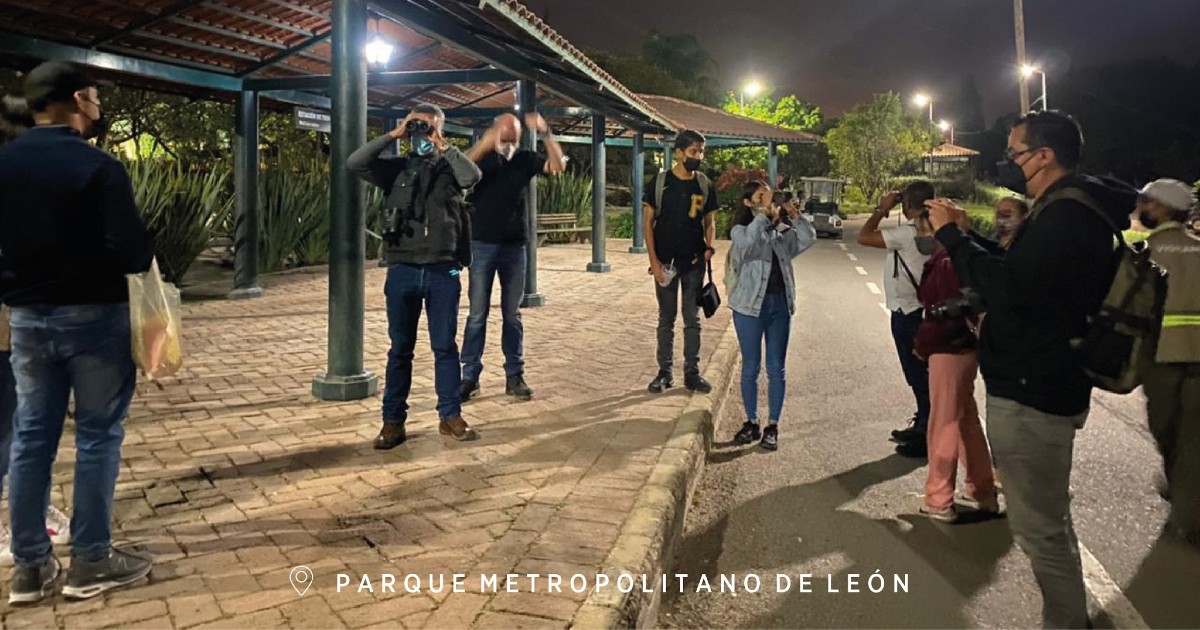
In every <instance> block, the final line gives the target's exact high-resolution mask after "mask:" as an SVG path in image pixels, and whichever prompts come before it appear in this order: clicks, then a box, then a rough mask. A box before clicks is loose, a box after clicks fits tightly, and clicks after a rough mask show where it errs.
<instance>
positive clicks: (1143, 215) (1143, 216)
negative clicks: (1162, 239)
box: [1138, 212, 1158, 230]
mask: <svg viewBox="0 0 1200 630" xmlns="http://www.w3.org/2000/svg"><path fill="white" fill-rule="evenodd" d="M1138 221H1141V223H1142V225H1144V226H1145V227H1146V229H1150V230H1153V229H1154V228H1156V227H1158V221H1155V220H1154V218H1153V217H1151V216H1150V213H1148V212H1139V213H1138Z"/></svg>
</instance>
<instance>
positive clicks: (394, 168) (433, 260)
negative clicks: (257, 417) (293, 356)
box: [346, 105, 480, 450]
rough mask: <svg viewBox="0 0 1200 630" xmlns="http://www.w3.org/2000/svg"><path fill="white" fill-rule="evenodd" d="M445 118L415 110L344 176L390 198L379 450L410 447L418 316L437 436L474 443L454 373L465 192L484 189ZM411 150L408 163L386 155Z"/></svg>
mask: <svg viewBox="0 0 1200 630" xmlns="http://www.w3.org/2000/svg"><path fill="white" fill-rule="evenodd" d="M444 122H445V116H444V115H443V113H442V110H441V109H440V108H438V107H436V106H434V105H418V106H416V107H414V108H413V110H412V113H410V114H409V115H408V117H406V118H405V119H404V120H403V121H402V122H401V123H400V124H399V125H397V126H396V128H395V129H393V130H392V131H390V132H388V133H387V134H384V135H382V136H380V137H378V138H376V139H375V140H372V141H371V142H369V143H367V144H366V145H364V146H362V147H361V148H359V149H358V150H357V151H355V152H354V153H352V154H351V155H350V157H349V159H348V160H347V162H346V163H347V166H348V167H349V168H350V169H351V170H353V171H355V172H356V173H358V174H359V176H360V177H362V178H363V179H364V180H366V181H367V182H369V183H371V184H374V185H376V186H379V187H380V188H382V189H383V190H384V191H386V192H387V201H386V204H385V207H386V210H385V212H384V218H383V226H382V232H383V236H384V257H385V259H386V260H387V263H388V274H387V281H386V283H385V285H384V295H385V296H386V297H387V316H388V336H389V337H390V338H391V342H392V347H391V349H390V350H388V362H387V373H386V377H385V378H386V383H385V386H384V390H383V427H382V429H381V430H380V431H379V436H378V437H376V438H375V448H377V449H383V450H386V449H392V448H395V447H397V446H399V445H400V444H402V443H403V442H404V440H405V432H404V423H405V421H407V419H408V393H409V390H410V389H411V387H412V364H413V351H414V350H415V349H416V345H417V324H418V322H419V321H420V318H421V309H422V307H424V308H425V310H426V314H427V317H428V320H429V321H428V326H429V342H430V345H431V346H432V347H433V355H434V387H435V389H436V390H437V400H438V402H437V411H438V418H439V420H440V422H439V425H438V432H439V433H441V434H442V435H447V436H450V437H452V438H454V439H455V440H460V441H463V440H473V439H476V437H477V435H476V433H475V431H474V429H472V428H471V427H470V426H468V425H467V423H466V422H465V421H464V420H463V418H462V409H461V398H460V388H461V381H460V377H461V374H460V372H459V365H458V360H459V356H458V342H457V334H458V303H459V297H460V295H461V293H462V283H461V281H460V279H459V274H460V273H461V271H462V269H463V267H466V266H468V265H470V262H471V245H470V240H471V223H470V217H469V216H468V214H467V203H466V199H465V193H464V191H465V190H466V189H468V188H470V187H471V186H474V185H475V183H476V182H478V181H479V177H480V171H479V167H478V166H476V165H475V163H474V162H472V161H471V160H470V159H469V158H467V156H466V155H464V154H463V153H462V152H461V151H459V150H458V149H456V148H455V147H454V146H452V145H451V144H450V143H449V142H447V141H446V138H445V137H444V135H443V133H442V125H443V123H444ZM397 140H405V141H406V142H407V144H408V146H409V148H410V151H409V153H408V155H406V156H403V157H393V156H383V155H381V154H382V153H383V152H384V151H385V150H386V149H387V148H388V147H389V146H390V145H391V144H392V143H393V142H395V141H397Z"/></svg>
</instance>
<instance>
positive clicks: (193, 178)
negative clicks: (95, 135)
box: [128, 160, 234, 284]
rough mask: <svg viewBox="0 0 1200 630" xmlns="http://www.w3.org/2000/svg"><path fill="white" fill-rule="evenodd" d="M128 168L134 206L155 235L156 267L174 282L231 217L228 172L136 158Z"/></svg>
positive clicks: (231, 201) (177, 280) (232, 201)
mask: <svg viewBox="0 0 1200 630" xmlns="http://www.w3.org/2000/svg"><path fill="white" fill-rule="evenodd" d="M128 168H129V175H130V178H131V179H132V180H133V195H134V202H135V203H137V206H138V208H141V211H142V218H143V220H144V221H145V222H146V228H147V229H148V230H149V231H150V233H151V234H153V235H154V239H155V255H156V256H157V257H158V266H159V268H160V269H161V270H162V272H163V274H164V275H165V276H166V277H167V280H168V281H170V282H174V283H177V284H178V283H179V282H180V281H181V280H182V279H183V276H184V275H185V274H186V273H187V270H188V268H190V267H191V266H192V263H194V262H196V259H197V258H199V257H200V254H202V253H203V252H204V250H205V249H207V248H208V247H209V245H210V244H211V243H212V240H213V238H215V237H216V235H217V233H218V230H219V227H220V226H221V225H222V224H224V223H225V222H226V220H227V219H228V217H229V216H230V215H231V214H232V212H231V211H232V209H233V204H234V198H233V196H232V195H230V194H229V187H228V185H227V181H228V179H229V173H228V172H227V171H224V170H216V169H210V170H207V171H200V170H193V169H189V168H187V167H185V166H184V165H182V164H180V163H179V162H171V161H160V160H138V161H134V162H131V163H129V164H128Z"/></svg>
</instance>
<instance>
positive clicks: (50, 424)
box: [0, 62, 154, 604]
mask: <svg viewBox="0 0 1200 630" xmlns="http://www.w3.org/2000/svg"><path fill="white" fill-rule="evenodd" d="M25 97H26V100H27V101H28V103H29V108H30V110H31V111H32V112H33V116H34V120H35V122H36V123H37V126H36V127H35V128H33V129H31V130H29V131H28V132H26V133H25V134H24V135H22V136H21V137H19V138H17V139H16V140H14V141H13V142H11V143H9V144H7V145H5V146H4V147H2V148H0V287H2V289H3V302H4V303H5V304H7V305H9V306H10V307H12V365H13V372H14V376H15V378H16V382H17V392H18V393H17V399H18V405H17V413H16V419H15V427H14V432H13V446H12V461H11V470H10V474H11V477H10V481H9V484H10V487H11V495H10V512H11V515H12V550H13V556H14V559H15V562H16V565H17V566H16V569H14V571H13V578H12V589H11V591H10V593H9V602H10V603H13V604H30V603H35V602H38V601H40V600H41V599H42V597H43V596H44V595H45V594H46V592H47V591H48V590H50V589H51V588H52V587H53V585H54V583H55V579H56V578H57V577H58V573H59V565H58V561H57V560H56V559H55V557H54V553H53V549H52V548H51V543H50V538H49V536H48V535H47V532H46V521H45V514H46V504H47V500H48V499H49V496H50V471H51V468H52V465H53V463H54V458H55V455H56V451H57V448H58V442H59V439H60V438H61V437H62V431H63V422H64V419H65V417H66V413H67V404H68V400H69V399H70V397H71V395H72V393H73V394H74V397H75V425H76V439H75V444H76V448H77V450H78V455H77V457H76V463H75V499H74V501H73V502H72V503H73V507H74V515H73V522H72V523H71V531H72V537H71V568H70V572H69V573H68V575H67V582H66V585H65V586H64V587H63V594H64V595H66V596H67V597H68V598H73V599H84V598H89V597H95V596H96V595H99V594H101V593H103V592H105V591H107V590H109V589H112V588H116V587H119V586H124V585H126V584H129V583H132V582H134V581H137V580H139V579H141V578H143V577H145V576H146V575H147V574H148V573H149V572H150V566H151V562H150V559H149V558H148V557H146V556H144V555H142V554H138V553H134V552H131V551H126V550H120V549H113V548H112V530H111V518H112V502H113V492H114V490H115V488H116V481H117V471H118V470H119V469H120V464H121V443H122V441H123V440H124V437H125V432H124V429H123V428H122V426H121V423H122V421H123V420H124V418H125V415H126V413H127V412H128V410H129V403H130V401H131V400H132V398H133V392H134V386H135V385H136V382H137V374H136V368H135V366H134V362H133V356H132V352H131V351H130V328H129V292H128V289H127V284H126V280H125V276H126V274H132V273H140V272H144V271H146V270H148V269H149V268H150V262H151V260H152V259H153V258H154V246H153V239H152V238H151V237H150V235H149V233H148V232H147V231H146V227H145V225H144V224H143V223H142V219H141V214H140V213H139V212H138V209H137V206H136V205H135V204H134V200H133V186H132V184H131V183H130V180H129V176H128V174H126V172H125V169H124V167H122V166H121V163H120V162H118V161H117V160H116V159H114V158H113V157H112V156H111V155H109V154H108V153H106V152H104V151H101V150H100V149H97V148H96V147H94V146H92V145H91V144H89V143H88V142H87V140H88V139H90V138H94V137H96V136H97V135H99V134H100V133H102V132H103V130H104V126H105V122H104V115H103V111H102V109H101V103H100V94H99V93H98V92H97V90H96V82H95V81H93V80H91V79H89V77H87V76H86V75H85V74H84V73H82V72H81V71H80V70H78V69H77V68H75V67H73V66H71V65H69V64H65V63H58V62H51V63H45V64H42V65H40V66H38V67H37V68H35V69H34V70H33V71H31V72H30V73H29V75H28V76H27V77H26V81H25Z"/></svg>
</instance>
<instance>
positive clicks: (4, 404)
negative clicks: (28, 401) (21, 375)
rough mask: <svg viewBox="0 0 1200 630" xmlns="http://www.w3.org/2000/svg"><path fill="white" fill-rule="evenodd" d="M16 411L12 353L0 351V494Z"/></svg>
mask: <svg viewBox="0 0 1200 630" xmlns="http://www.w3.org/2000/svg"><path fill="white" fill-rule="evenodd" d="M16 411H17V383H16V381H14V380H13V371H12V353H11V352H0V495H3V494H4V476H5V475H7V474H8V455H9V451H10V450H11V449H12V430H13V415H14V414H15V413H16Z"/></svg>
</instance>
